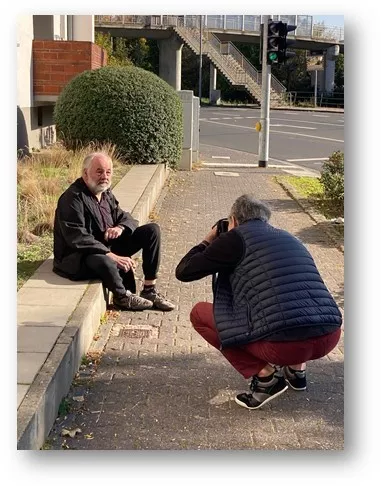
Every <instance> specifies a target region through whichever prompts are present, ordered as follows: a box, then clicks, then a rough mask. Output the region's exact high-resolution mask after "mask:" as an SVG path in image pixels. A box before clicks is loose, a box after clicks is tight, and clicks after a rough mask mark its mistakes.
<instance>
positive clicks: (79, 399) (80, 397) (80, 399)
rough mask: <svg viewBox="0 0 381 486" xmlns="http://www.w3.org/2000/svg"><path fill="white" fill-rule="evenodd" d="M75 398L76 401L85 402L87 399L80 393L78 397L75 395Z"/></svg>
mask: <svg viewBox="0 0 381 486" xmlns="http://www.w3.org/2000/svg"><path fill="white" fill-rule="evenodd" d="M73 400H74V401H75V402H83V401H84V400H85V399H84V397H83V395H79V396H77V397H73Z"/></svg>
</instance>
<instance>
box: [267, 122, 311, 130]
mask: <svg viewBox="0 0 381 486" xmlns="http://www.w3.org/2000/svg"><path fill="white" fill-rule="evenodd" d="M270 127H289V128H302V129H303V130H316V127H298V126H295V125H281V124H278V123H277V124H272V123H270Z"/></svg>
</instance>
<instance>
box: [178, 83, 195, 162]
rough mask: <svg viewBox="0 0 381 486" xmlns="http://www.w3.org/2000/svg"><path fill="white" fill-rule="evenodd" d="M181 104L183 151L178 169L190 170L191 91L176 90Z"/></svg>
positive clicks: (191, 132)
mask: <svg viewBox="0 0 381 486" xmlns="http://www.w3.org/2000/svg"><path fill="white" fill-rule="evenodd" d="M178 95H179V97H180V99H181V101H182V104H183V122H184V129H183V130H184V132H183V153H182V156H181V160H180V164H179V170H192V146H193V91H189V90H183V91H178Z"/></svg>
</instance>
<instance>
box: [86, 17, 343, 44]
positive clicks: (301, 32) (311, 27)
mask: <svg viewBox="0 0 381 486" xmlns="http://www.w3.org/2000/svg"><path fill="white" fill-rule="evenodd" d="M94 17H95V25H102V24H119V25H120V24H122V25H126V26H128V25H133V26H139V27H149V28H167V27H189V28H192V27H194V28H199V27H200V16H199V15H95V16H94ZM272 17H273V19H274V20H282V21H283V22H287V23H289V24H293V25H296V26H297V28H296V31H295V37H303V38H308V39H311V40H331V41H334V42H344V28H340V27H326V26H324V25H322V24H321V23H315V24H314V23H313V16H311V15H273V16H272ZM261 23H262V15H205V16H203V28H204V29H207V30H209V31H213V30H228V31H235V32H242V33H243V34H244V33H257V34H259V33H260V30H261ZM290 35H291V34H290Z"/></svg>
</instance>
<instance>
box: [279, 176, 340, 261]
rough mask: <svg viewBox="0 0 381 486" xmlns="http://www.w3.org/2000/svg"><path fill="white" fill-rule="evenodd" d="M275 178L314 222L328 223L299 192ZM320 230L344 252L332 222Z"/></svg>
mask: <svg viewBox="0 0 381 486" xmlns="http://www.w3.org/2000/svg"><path fill="white" fill-rule="evenodd" d="M275 180H276V182H277V183H278V184H279V185H280V186H281V187H282V188H283V189H284V190H285V191H286V192H287V194H289V195H290V196H291V197H292V199H294V200H295V201H296V202H297V203H298V204H299V206H300V207H301V208H302V209H303V211H304V212H305V213H306V214H308V215H309V216H310V218H311V219H312V220H313V221H315V223H329V221H328V219H327V218H325V217H324V216H323V215H322V214H321V213H318V212H317V211H316V210H315V208H314V207H313V205H312V204H311V203H309V202H308V201H307V200H303V199H301V198H300V196H299V194H298V193H297V192H296V190H295V189H294V188H293V187H292V186H291V185H290V184H288V183H287V182H285V181H280V180H279V179H278V178H277V177H275ZM322 230H323V231H324V233H325V234H326V235H327V236H328V238H329V239H330V240H331V241H332V243H334V244H335V245H336V248H337V249H338V250H340V251H341V252H342V253H344V245H342V244H341V243H340V240H339V237H340V236H341V235H340V234H339V233H338V231H337V230H336V228H335V227H334V225H333V224H332V226H329V227H325V228H322Z"/></svg>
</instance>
